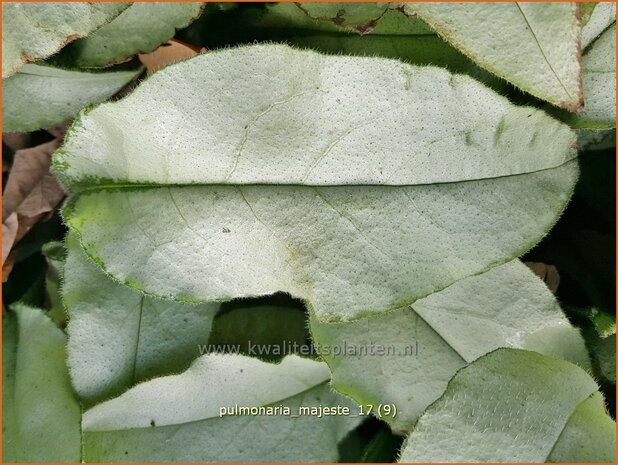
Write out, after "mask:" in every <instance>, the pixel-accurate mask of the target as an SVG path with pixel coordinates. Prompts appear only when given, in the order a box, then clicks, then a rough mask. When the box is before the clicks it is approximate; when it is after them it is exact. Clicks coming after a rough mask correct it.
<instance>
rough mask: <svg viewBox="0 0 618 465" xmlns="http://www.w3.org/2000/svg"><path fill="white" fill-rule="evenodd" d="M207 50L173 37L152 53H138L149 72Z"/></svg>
mask: <svg viewBox="0 0 618 465" xmlns="http://www.w3.org/2000/svg"><path fill="white" fill-rule="evenodd" d="M204 50H206V49H205V48H202V49H200V48H199V47H196V46H194V45H191V44H186V43H184V42H181V41H179V40H176V39H171V40H169V41H167V42H166V43H164V44H163V45H161V46H160V47H159V48H157V49H156V50H155V51H153V52H150V53H140V54H139V55H138V57H139V59H140V61H141V62H142V64H143V65H144V66H145V67H146V69H147V70H148V74H151V73H154V72H155V71H157V70H158V69H161V68H164V67H166V66H167V65H171V64H172V63H176V62H178V61H182V60H186V59H187V58H191V57H192V56H195V55H197V54H199V53H200V52H202V51H204Z"/></svg>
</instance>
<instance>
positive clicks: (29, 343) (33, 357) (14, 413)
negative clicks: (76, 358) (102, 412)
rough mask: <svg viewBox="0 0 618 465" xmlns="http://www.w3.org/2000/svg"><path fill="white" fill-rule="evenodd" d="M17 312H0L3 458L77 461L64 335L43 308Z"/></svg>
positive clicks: (75, 406) (76, 415) (76, 412)
mask: <svg viewBox="0 0 618 465" xmlns="http://www.w3.org/2000/svg"><path fill="white" fill-rule="evenodd" d="M14 310H15V313H12V312H10V313H9V312H7V313H6V314H3V315H2V404H3V405H2V414H3V417H2V419H3V424H2V458H3V460H2V461H3V462H5V463H6V462H79V461H80V427H79V423H80V415H81V412H80V406H79V403H78V401H77V399H76V398H75V396H74V394H73V391H72V389H71V383H70V381H69V373H68V371H67V368H66V364H65V358H66V353H65V347H64V346H65V344H66V338H65V336H64V334H63V333H62V331H60V330H59V329H58V328H57V327H56V326H55V325H54V323H52V321H51V320H50V319H49V318H48V317H47V316H45V315H44V314H43V312H42V311H41V310H38V309H34V308H29V307H25V306H15V307H14Z"/></svg>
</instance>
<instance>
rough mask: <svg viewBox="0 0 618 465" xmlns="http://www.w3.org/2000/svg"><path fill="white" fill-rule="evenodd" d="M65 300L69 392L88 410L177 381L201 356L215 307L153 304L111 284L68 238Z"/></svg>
mask: <svg viewBox="0 0 618 465" xmlns="http://www.w3.org/2000/svg"><path fill="white" fill-rule="evenodd" d="M67 247H68V257H67V261H66V266H65V272H64V286H63V289H62V291H63V300H64V304H65V306H66V307H67V311H68V314H69V318H70V320H69V325H68V328H67V332H68V335H69V342H68V346H67V351H68V364H69V367H70V373H71V378H72V381H73V385H74V386H75V390H76V391H77V393H78V394H79V396H80V397H81V399H82V400H83V401H85V402H86V403H87V404H91V403H93V402H95V401H98V400H102V399H107V398H109V397H110V396H112V395H115V394H119V393H120V392H122V391H124V390H126V389H127V388H129V387H131V386H133V385H134V384H136V383H137V382H140V381H144V380H146V379H151V378H153V377H155V376H161V375H164V374H170V373H177V372H179V371H181V370H183V369H185V368H186V367H187V366H188V365H189V363H190V362H192V361H193V360H194V359H196V358H197V357H198V356H199V355H201V354H200V351H199V346H200V345H205V344H206V342H207V341H208V338H209V336H210V328H211V325H212V320H213V317H214V315H215V313H216V312H217V310H218V307H219V305H218V304H209V303H206V304H199V305H191V304H185V303H181V302H173V301H169V300H160V299H155V298H152V297H149V296H144V295H142V294H140V293H139V292H137V291H135V290H133V289H130V288H128V287H125V286H122V285H121V284H118V283H116V282H114V281H113V280H112V279H111V278H109V277H108V276H106V275H105V273H103V271H102V270H101V269H100V268H99V267H98V266H97V265H96V264H94V263H92V262H91V261H89V260H88V258H87V257H86V255H85V253H84V251H83V250H82V249H81V247H80V246H79V244H78V241H77V238H76V237H74V235H72V234H69V236H68V239H67Z"/></svg>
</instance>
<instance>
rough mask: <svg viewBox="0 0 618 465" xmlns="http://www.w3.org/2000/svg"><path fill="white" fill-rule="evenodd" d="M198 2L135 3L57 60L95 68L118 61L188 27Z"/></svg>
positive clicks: (67, 49)
mask: <svg viewBox="0 0 618 465" xmlns="http://www.w3.org/2000/svg"><path fill="white" fill-rule="evenodd" d="M202 5H203V4H202V3H199V2H193V3H170V2H157V3H152V2H143V3H142V2H136V3H133V4H132V5H131V6H130V7H129V8H127V9H126V10H124V11H123V12H122V13H121V14H120V15H119V16H117V17H116V18H115V19H114V20H113V21H111V22H110V23H108V24H106V25H105V26H103V27H101V28H100V29H98V30H97V31H96V32H95V33H94V34H92V35H90V36H88V37H86V38H83V39H79V40H76V41H74V42H72V43H70V44H69V45H68V46H67V47H65V48H64V49H63V50H62V52H61V54H60V55H59V56H58V57H57V58H56V60H57V62H58V63H61V64H65V65H67V66H77V67H80V68H99V67H102V66H106V65H109V64H112V63H119V62H121V61H124V60H126V59H128V58H130V57H131V56H132V55H135V54H137V53H143V52H150V51H152V50H154V49H155V48H157V47H158V46H159V45H160V44H161V43H163V42H165V41H166V40H168V39H169V38H171V37H172V36H173V35H174V33H175V32H176V29H179V28H182V27H186V26H188V25H189V24H190V23H191V21H193V20H194V19H195V18H196V17H197V16H199V14H200V11H201V9H202Z"/></svg>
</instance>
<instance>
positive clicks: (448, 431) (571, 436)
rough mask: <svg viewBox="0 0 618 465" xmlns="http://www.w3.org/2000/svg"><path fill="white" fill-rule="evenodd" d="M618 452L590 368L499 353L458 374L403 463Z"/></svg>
mask: <svg viewBox="0 0 618 465" xmlns="http://www.w3.org/2000/svg"><path fill="white" fill-rule="evenodd" d="M479 444H482V447H479ZM615 447H616V425H615V424H614V422H613V421H612V419H611V418H610V417H609V416H608V415H607V413H606V412H605V409H604V406H603V399H602V396H601V394H600V393H599V392H598V391H597V385H596V383H595V382H594V380H593V379H592V378H591V377H590V376H589V375H588V374H587V373H586V372H585V371H584V370H582V369H581V368H578V367H577V366H575V365H572V364H571V363H569V362H565V361H563V360H559V359H555V358H552V357H547V356H543V355H540V354H538V353H535V352H527V351H522V350H516V349H499V350H497V351H495V352H492V353H491V354H488V355H486V356H484V357H481V358H480V359H478V360H477V361H476V362H474V363H472V364H471V365H469V366H468V367H466V368H464V369H462V370H461V371H460V372H459V373H457V375H456V376H455V377H454V378H453V379H452V381H451V382H450V383H449V386H448V389H447V390H446V392H445V393H444V395H443V396H442V397H441V398H440V399H439V400H438V401H437V402H436V403H434V404H433V405H432V406H431V407H429V409H428V410H427V411H426V412H425V414H424V415H423V416H422V417H421V418H420V420H419V422H418V424H417V425H416V427H415V429H414V432H413V433H412V434H411V435H410V437H409V439H408V441H407V444H406V445H405V446H404V448H403V452H402V454H401V458H400V461H401V462H546V461H547V462H614V461H615Z"/></svg>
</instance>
